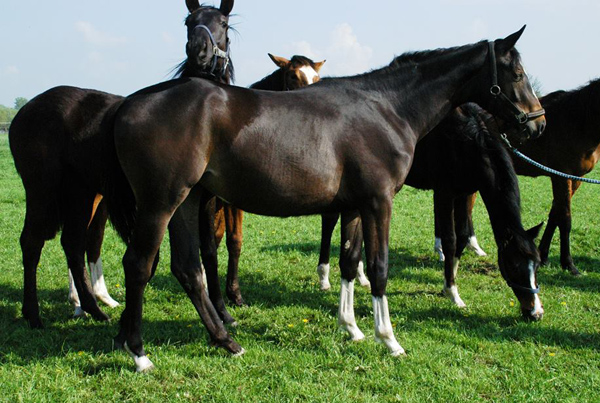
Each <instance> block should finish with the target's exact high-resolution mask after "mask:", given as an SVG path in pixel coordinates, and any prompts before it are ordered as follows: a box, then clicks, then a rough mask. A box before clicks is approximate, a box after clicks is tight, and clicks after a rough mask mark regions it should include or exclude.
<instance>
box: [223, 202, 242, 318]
mask: <svg viewBox="0 0 600 403" xmlns="http://www.w3.org/2000/svg"><path fill="white" fill-rule="evenodd" d="M224 209H225V223H226V228H227V241H226V242H227V254H228V263H227V281H226V283H225V294H226V295H227V298H228V299H229V300H230V301H231V302H233V303H234V304H235V305H237V306H244V305H246V303H245V302H244V299H243V298H242V293H241V291H240V283H239V276H238V272H239V261H240V254H241V252H242V241H243V227H242V223H243V219H244V212H243V211H242V210H240V209H238V208H236V207H233V206H232V205H230V204H227V205H225V207H224Z"/></svg>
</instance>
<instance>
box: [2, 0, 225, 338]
mask: <svg viewBox="0 0 600 403" xmlns="http://www.w3.org/2000/svg"><path fill="white" fill-rule="evenodd" d="M186 4H187V6H188V9H189V11H190V14H189V16H188V17H187V19H186V25H187V27H188V35H191V34H193V33H194V32H195V31H198V30H200V31H201V33H202V35H195V34H194V35H192V36H193V37H194V38H196V40H197V41H199V43H203V44H210V46H205V50H204V53H198V54H193V53H191V52H190V48H188V52H187V56H188V58H187V59H186V60H185V61H184V62H183V63H182V64H181V65H180V66H179V71H178V74H179V75H181V76H182V77H189V76H202V77H208V78H211V79H215V80H218V81H220V82H225V83H227V82H229V81H230V76H231V74H232V72H233V70H232V65H231V63H228V67H227V68H226V69H224V70H223V69H221V68H220V67H219V68H217V66H214V65H215V64H216V61H215V60H216V59H217V57H216V56H215V55H216V53H215V50H214V49H213V46H214V45H217V46H218V48H219V49H220V52H222V53H224V52H226V51H227V49H228V38H227V21H228V15H229V13H230V11H231V8H232V7H233V0H224V1H222V3H221V6H220V8H219V9H217V8H213V7H200V5H199V4H198V0H195V1H194V0H187V1H186ZM202 26H204V27H207V28H208V29H209V30H210V33H209V32H208V31H207V29H206V28H199V27H202ZM211 41H212V43H211ZM218 63H219V65H220V66H222V63H223V62H222V61H219V62H218ZM123 99H124V98H123V97H120V96H117V95H112V94H107V93H104V92H100V91H95V90H88V89H81V88H75V87H66V86H62V87H56V88H52V89H50V90H48V91H46V92H44V93H43V94H40V95H38V96H37V97H35V98H34V99H32V100H31V101H30V102H28V103H27V104H26V105H25V106H24V107H23V108H21V110H20V111H19V113H18V114H17V115H16V116H15V118H14V120H13V123H12V125H11V127H10V132H9V139H10V148H11V152H12V155H13V158H14V161H15V166H16V168H17V171H18V172H19V174H20V175H21V179H22V181H23V186H24V187H25V193H26V215H25V223H24V227H23V231H22V234H21V249H22V252H23V266H24V298H23V308H22V312H23V317H24V318H25V319H26V320H27V321H28V322H29V324H30V326H31V327H34V328H39V327H42V321H41V319H40V315H39V304H38V298H37V285H36V271H37V265H38V262H39V260H40V255H41V251H42V248H43V246H44V243H45V241H46V240H49V239H52V238H54V236H55V235H56V233H57V232H58V231H59V230H60V229H61V228H62V236H61V244H62V247H63V250H64V252H65V255H66V257H67V264H68V266H69V277H70V278H71V279H72V282H71V286H70V292H69V298H70V300H71V301H72V302H73V303H74V305H75V316H79V315H83V312H84V311H85V312H88V313H90V314H91V315H92V316H93V317H94V318H95V319H98V320H108V316H107V315H106V314H105V313H104V312H103V311H102V310H101V309H100V308H99V307H98V304H97V302H96V298H94V295H95V296H96V297H97V298H98V299H100V300H102V301H103V302H105V303H106V304H107V305H109V306H111V307H113V306H116V305H118V303H117V302H116V301H115V300H113V299H112V298H111V297H110V295H109V294H108V291H107V290H106V286H105V284H104V278H103V274H102V260H101V259H100V249H101V245H102V240H103V237H104V228H105V225H106V220H107V211H106V205H105V202H100V204H99V205H98V202H99V200H100V199H101V197H98V196H99V195H100V194H102V193H104V181H105V179H104V178H105V176H106V174H105V169H104V167H105V166H106V158H107V155H106V152H105V147H106V142H107V139H108V140H111V139H112V137H109V138H107V137H106V136H105V135H103V134H102V130H101V122H102V119H103V117H104V116H105V114H106V113H108V111H109V110H111V109H116V108H117V107H118V105H119V104H120V102H121V101H122V100H123ZM96 207H97V208H96ZM94 213H95V214H94ZM92 218H93V219H92ZM86 253H87V258H88V264H89V268H90V272H91V278H92V284H90V281H89V279H88V278H87V272H86V270H85V254H86ZM73 283H74V286H73ZM90 288H92V289H93V291H92V290H90ZM80 300H81V302H80Z"/></svg>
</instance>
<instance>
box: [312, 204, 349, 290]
mask: <svg viewBox="0 0 600 403" xmlns="http://www.w3.org/2000/svg"><path fill="white" fill-rule="evenodd" d="M339 218H340V215H339V214H337V213H331V214H323V215H322V216H321V250H320V252H319V265H318V266H317V274H318V275H319V284H320V288H321V291H327V290H329V289H330V288H331V283H330V282H329V270H330V266H329V254H330V253H331V236H332V234H333V229H334V228H335V225H336V224H337V222H338V219H339ZM342 231H343V230H342Z"/></svg>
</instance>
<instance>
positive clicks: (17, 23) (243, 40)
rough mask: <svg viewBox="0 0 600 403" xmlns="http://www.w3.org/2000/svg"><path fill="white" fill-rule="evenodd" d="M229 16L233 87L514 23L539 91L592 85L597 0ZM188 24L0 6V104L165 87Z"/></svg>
mask: <svg viewBox="0 0 600 403" xmlns="http://www.w3.org/2000/svg"><path fill="white" fill-rule="evenodd" d="M219 1H220V0H206V3H207V4H215V3H216V5H217V6H218V3H219ZM233 13H234V14H235V15H234V16H233V17H232V18H231V22H232V24H233V25H234V26H235V28H236V29H237V31H238V32H239V35H238V34H232V40H233V43H232V55H233V60H234V65H235V67H236V72H237V77H238V79H237V84H238V85H243V86H247V85H249V84H251V83H253V82H255V81H257V80H259V79H260V78H262V77H264V76H265V75H267V74H269V73H270V72H271V71H273V70H274V68H275V66H274V65H273V64H272V62H271V61H270V59H269V58H268V57H267V52H271V53H274V54H277V55H280V56H285V57H289V56H291V55H292V54H305V55H307V56H309V57H313V58H314V59H315V60H317V59H318V60H321V59H327V63H326V64H325V66H324V67H323V69H322V74H323V75H325V76H337V75H348V74H355V73H360V72H364V71H367V70H370V69H373V68H377V67H380V66H382V65H385V64H387V63H388V62H389V61H390V60H391V59H392V58H393V57H394V55H399V54H401V53H403V52H405V51H409V50H425V49H433V48H438V47H449V46H456V45H462V44H466V43H472V42H476V41H478V40H481V39H496V38H498V37H504V36H506V35H508V34H510V33H512V32H514V31H516V30H518V29H519V28H520V27H521V26H522V25H523V24H527V30H526V31H525V33H524V35H523V37H522V39H521V40H520V42H519V44H518V46H517V47H518V49H519V50H520V51H521V53H522V55H523V59H524V62H525V66H526V67H527V70H528V72H529V74H530V75H532V76H535V77H536V78H537V79H538V80H539V81H540V83H541V84H542V90H543V91H544V92H550V91H554V90H556V89H571V88H575V87H578V86H580V85H583V84H585V83H586V82H587V81H589V80H590V79H593V78H596V77H598V76H600V47H598V40H599V39H600V1H598V0H570V1H565V0H560V1H559V0H520V1H517V0H410V1H400V0H394V1H392V0H381V1H374V0H371V1H368V2H367V1H364V0H363V1H356V0H347V1H341V0H295V1H288V0H280V1H278V0H254V1H249V0H237V1H236V3H235V5H234V9H233ZM186 15H187V9H186V7H185V2H184V0H181V1H179V0H146V1H141V0H103V1H90V0H53V1H41V0H0V30H1V34H2V35H1V38H2V40H1V41H0V104H3V105H6V106H13V104H14V99H15V98H16V97H19V96H23V97H26V98H28V99H31V98H32V97H34V96H35V95H36V94H39V93H41V92H43V91H45V90H46V89H48V88H51V87H53V86H56V85H61V84H68V85H74V86H79V87H84V88H94V89H99V90H103V91H107V92H112V93H116V94H121V95H127V94H129V93H131V92H134V91H136V90H138V89H140V88H143V87H145V86H148V85H152V84H154V83H157V82H159V81H163V80H166V79H168V78H170V77H171V73H170V71H171V69H172V68H173V67H174V66H175V65H176V64H177V63H178V62H180V61H181V60H182V59H183V58H184V56H185V50H184V49H185V29H184V25H183V20H184V18H185V16H186Z"/></svg>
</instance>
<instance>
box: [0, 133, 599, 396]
mask: <svg viewBox="0 0 600 403" xmlns="http://www.w3.org/2000/svg"><path fill="white" fill-rule="evenodd" d="M595 176H596V177H600V175H598V174H596V175H595ZM592 177H594V175H592ZM0 188H1V189H2V190H1V191H0V202H1V204H2V209H1V210H0V262H1V264H2V270H1V271H0V329H1V330H0V401H6V402H20V401H24V402H83V401H84V402H96V401H98V402H165V401H184V402H185V401H193V402H199V401H202V402H213V401H214V402H296V401H311V402H313V401H315V402H344V401H359V402H395V401H400V402H426V401H440V402H464V401H490V402H524V401H531V402H592V401H600V395H599V393H598V391H599V390H600V215H599V214H598V207H599V205H600V200H599V196H600V187H598V186H596V187H594V185H588V184H583V185H582V186H581V189H580V190H579V192H578V193H577V195H576V196H575V198H574V206H573V207H574V212H573V231H572V244H573V256H574V259H575V262H576V264H577V266H578V268H579V269H580V270H581V271H582V272H583V273H584V275H583V276H581V277H579V278H573V277H571V276H570V275H569V274H567V273H565V272H563V271H562V270H561V268H560V265H559V260H558V245H557V239H555V242H554V244H553V248H552V249H551V255H550V264H549V265H548V266H546V267H543V268H542V269H541V271H540V273H539V275H538V279H539V282H540V285H541V287H542V293H541V298H542V301H543V304H544V308H545V311H546V315H545V316H544V319H543V320H542V321H541V322H540V323H526V322H524V321H523V320H521V318H520V312H519V309H518V302H517V301H516V298H515V297H514V295H513V293H512V291H511V290H510V289H509V288H508V287H507V286H506V285H505V283H504V281H503V280H502V278H501V276H500V274H499V273H498V271H497V269H496V263H495V261H496V251H495V244H494V241H493V238H492V234H491V229H490V226H489V221H488V219H487V216H486V212H485V208H484V206H483V204H482V203H481V201H480V200H479V199H478V205H477V206H476V208H475V217H474V219H475V225H476V230H477V233H478V237H479V241H480V244H481V245H482V247H483V248H484V249H485V250H486V251H487V252H488V254H489V256H488V257H486V258H478V257H475V256H474V255H473V254H471V253H467V254H466V256H465V257H464V258H463V260H462V262H461V269H460V271H459V277H458V285H459V288H460V290H461V296H462V298H463V300H464V301H465V302H466V303H467V305H468V308H467V309H464V310H461V309H458V308H456V307H454V306H452V305H451V303H450V302H449V300H446V299H444V298H442V297H441V295H440V290H441V288H442V283H443V275H442V265H441V263H439V262H438V261H437V259H436V256H435V255H434V253H433V249H432V246H433V214H432V194H431V192H424V191H417V190H414V189H411V188H405V189H404V190H403V191H402V192H400V194H399V195H398V196H397V197H396V200H395V207H394V217H393V221H392V233H391V245H390V279H389V283H388V288H387V291H388V297H389V305H390V311H391V317H392V323H393V326H394V328H395V332H396V337H397V338H398V341H399V342H400V344H401V345H402V346H403V347H404V348H405V349H406V351H407V356H406V357H403V358H393V357H391V356H389V355H388V353H387V351H386V349H385V347H383V346H382V345H379V344H376V343H375V342H374V340H373V317H372V312H371V309H372V308H371V298H370V294H369V293H368V292H367V291H366V290H364V289H360V288H359V287H357V292H356V296H355V309H356V315H357V322H358V325H359V326H360V327H361V328H362V330H363V332H364V333H365V334H366V335H367V340H365V341H363V342H360V343H352V342H349V341H347V340H346V336H345V334H344V333H341V332H339V331H338V329H337V326H336V323H337V322H336V315H337V304H338V293H339V280H338V279H339V269H338V268H337V260H335V259H334V260H332V274H331V278H332V285H333V287H332V288H333V290H332V291H331V292H327V293H324V292H320V291H319V290H318V285H317V276H316V270H315V269H316V265H317V258H318V248H319V240H320V219H319V218H318V217H305V218H290V219H274V218H267V217H259V216H253V215H246V220H245V224H244V237H245V238H244V239H245V242H244V247H243V251H242V257H241V261H240V273H241V275H240V280H241V283H242V292H243V293H244V297H245V299H246V301H247V302H249V303H250V306H248V307H243V308H236V307H231V312H232V314H233V316H234V317H236V319H237V320H238V322H239V326H238V327H236V328H234V329H232V333H233V335H234V337H235V339H236V340H237V341H238V342H239V343H240V344H241V345H242V346H244V348H245V349H246V351H247V353H246V354H245V355H244V356H243V357H241V358H231V357H229V356H228V355H227V354H226V353H225V352H224V351H223V350H219V349H215V348H213V347H210V346H209V345H208V336H207V333H206V331H205V330H204V328H203V326H202V324H201V322H200V320H199V318H198V316H197V314H196V313H195V311H194V309H193V307H192V305H191V303H190V302H189V301H188V299H187V297H186V295H185V294H184V292H183V291H182V289H181V288H180V287H179V284H178V283H177V281H176V280H175V278H174V277H173V276H172V275H171V274H170V270H169V267H168V264H169V263H168V262H169V251H168V244H167V243H165V245H164V247H163V248H162V254H161V261H160V265H159V268H158V271H157V274H156V276H155V278H154V279H153V280H152V282H151V283H150V284H149V286H148V288H147V289H146V293H145V306H144V309H145V311H144V341H145V347H146V350H147V352H148V353H149V355H150V358H151V359H152V360H153V362H154V363H155V364H156V366H157V369H156V370H155V371H153V372H152V373H150V374H146V375H141V374H136V373H135V372H134V370H135V366H134V364H133V361H132V360H131V359H130V358H129V357H128V356H127V355H126V354H125V353H124V352H122V351H113V349H112V337H113V336H114V335H115V334H116V333H117V326H118V318H119V316H120V313H121V311H122V309H123V308H122V306H121V307H118V308H115V309H109V308H106V310H105V311H106V312H107V313H108V314H109V315H110V317H111V319H112V320H111V322H110V323H100V322H96V321H94V320H92V319H90V318H84V319H76V320H74V319H71V318H70V316H71V314H72V310H71V306H70V305H69V303H68V301H67V268H66V262H65V258H64V254H63V252H62V249H61V248H60V242H59V240H58V238H57V239H55V240H53V241H50V242H48V243H47V244H46V247H45V249H44V253H43V255H42V260H41V262H40V267H39V271H38V290H39V298H40V305H41V315H42V319H43V321H44V323H45V325H46V328H45V329H44V330H31V329H29V327H28V326H27V324H26V323H25V321H24V320H23V319H22V317H21V299H22V281H23V280H22V271H23V270H22V265H21V252H20V247H19V242H18V239H19V235H20V232H21V227H22V223H23V217H24V212H25V197H24V191H23V189H22V185H21V181H20V179H19V177H18V175H17V174H16V172H15V169H14V165H13V162H12V157H11V155H10V151H9V149H8V141H7V137H6V135H2V136H0ZM521 191H522V199H523V200H522V204H523V209H522V210H523V221H524V224H525V225H526V227H531V226H534V225H535V224H537V223H539V222H540V221H543V220H545V219H546V216H547V212H548V210H549V207H550V204H551V192H550V182H549V180H548V179H547V178H540V179H528V178H521ZM107 232H108V236H107V238H106V240H105V245H104V255H103V260H104V266H105V275H106V280H107V284H108V287H109V290H110V291H111V293H112V295H113V297H114V298H116V299H117V300H119V301H121V302H122V301H123V300H124V296H125V290H124V287H123V272H122V266H121V263H120V260H121V257H122V255H123V253H124V250H125V249H124V246H123V245H122V244H121V242H120V241H119V240H118V239H117V237H116V235H115V233H114V231H112V229H109V231H107ZM337 234H338V231H337V230H336V238H335V241H334V251H333V256H337V253H338V249H339V235H337ZM226 256H227V254H226V251H224V250H221V251H220V261H221V262H224V261H225V259H226ZM222 266H223V264H222ZM223 274H224V273H223Z"/></svg>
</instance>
